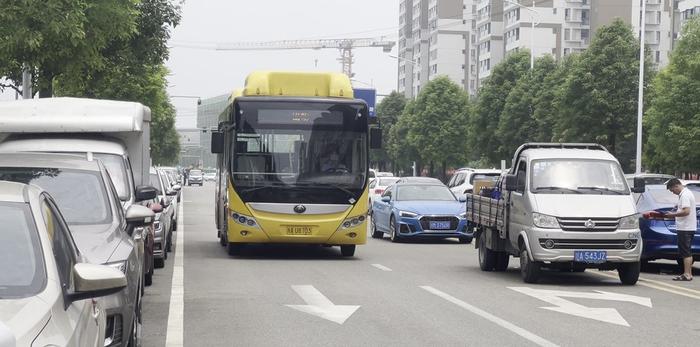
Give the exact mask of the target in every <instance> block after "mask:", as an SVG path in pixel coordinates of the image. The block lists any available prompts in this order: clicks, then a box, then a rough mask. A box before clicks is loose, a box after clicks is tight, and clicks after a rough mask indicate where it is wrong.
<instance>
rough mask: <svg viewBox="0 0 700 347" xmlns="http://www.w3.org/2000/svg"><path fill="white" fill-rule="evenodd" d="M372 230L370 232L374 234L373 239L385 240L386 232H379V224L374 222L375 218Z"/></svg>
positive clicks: (371, 224)
mask: <svg viewBox="0 0 700 347" xmlns="http://www.w3.org/2000/svg"><path fill="white" fill-rule="evenodd" d="M370 226H371V229H370V231H371V232H372V237H373V238H375V239H383V238H384V232H382V231H379V230H377V223H376V222H375V221H374V218H372V223H370Z"/></svg>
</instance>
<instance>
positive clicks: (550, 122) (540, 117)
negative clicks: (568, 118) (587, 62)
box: [533, 54, 579, 142]
mask: <svg viewBox="0 0 700 347" xmlns="http://www.w3.org/2000/svg"><path fill="white" fill-rule="evenodd" d="M578 56H579V55H578V54H571V55H567V56H565V57H564V58H562V59H561V60H560V61H559V62H557V64H556V68H555V69H554V71H552V73H550V74H547V76H545V77H544V80H543V81H542V83H541V84H540V86H539V87H538V89H537V91H536V92H535V96H534V100H533V103H534V108H535V109H534V112H533V118H534V120H535V122H536V123H537V126H536V130H535V131H536V134H535V135H534V140H535V141H537V142H561V139H560V138H559V134H560V133H561V132H562V131H561V130H559V129H558V128H557V125H558V124H559V118H560V116H561V114H560V112H559V108H560V106H559V99H560V98H559V96H560V95H561V93H562V92H563V91H562V88H563V86H564V83H565V82H566V79H567V78H568V76H569V71H570V70H571V67H572V66H573V65H574V64H576V59H578Z"/></svg>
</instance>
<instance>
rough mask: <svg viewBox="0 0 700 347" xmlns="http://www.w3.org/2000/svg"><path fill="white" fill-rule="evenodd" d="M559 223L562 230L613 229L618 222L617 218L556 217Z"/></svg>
mask: <svg viewBox="0 0 700 347" xmlns="http://www.w3.org/2000/svg"><path fill="white" fill-rule="evenodd" d="M558 220H559V225H560V226H561V229H562V230H564V231H593V232H597V231H599V232H604V231H615V230H617V226H618V224H619V223H620V219H619V218H580V217H571V218H567V217H562V218H558Z"/></svg>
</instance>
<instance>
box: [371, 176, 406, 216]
mask: <svg viewBox="0 0 700 347" xmlns="http://www.w3.org/2000/svg"><path fill="white" fill-rule="evenodd" d="M400 178H401V177H377V178H375V179H374V180H373V181H372V183H370V184H369V206H370V208H371V206H372V202H373V201H374V200H375V199H380V197H381V196H382V194H384V191H385V190H386V188H387V187H389V186H390V185H392V184H394V183H396V181H398V180H399V179H400Z"/></svg>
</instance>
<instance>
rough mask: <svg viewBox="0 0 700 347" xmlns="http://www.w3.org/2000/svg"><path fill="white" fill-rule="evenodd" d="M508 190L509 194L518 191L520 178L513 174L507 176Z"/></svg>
mask: <svg viewBox="0 0 700 347" xmlns="http://www.w3.org/2000/svg"><path fill="white" fill-rule="evenodd" d="M506 190H507V191H509V192H513V191H516V190H518V176H516V175H513V174H507V175H506Z"/></svg>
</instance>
